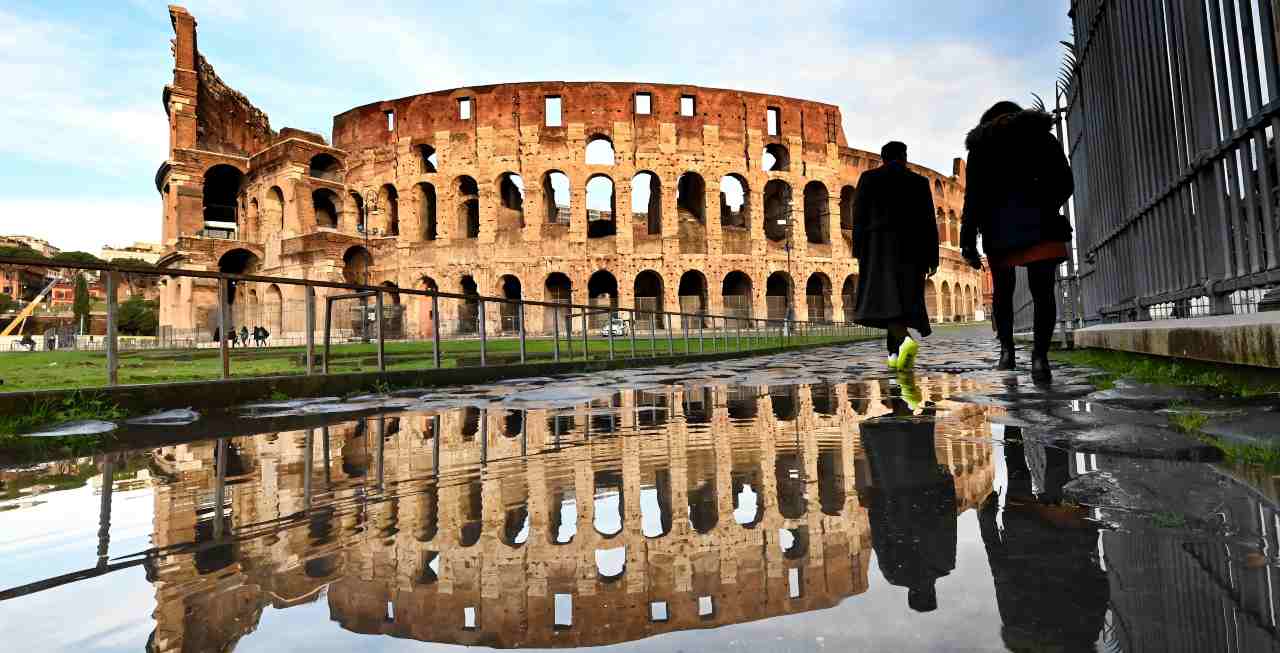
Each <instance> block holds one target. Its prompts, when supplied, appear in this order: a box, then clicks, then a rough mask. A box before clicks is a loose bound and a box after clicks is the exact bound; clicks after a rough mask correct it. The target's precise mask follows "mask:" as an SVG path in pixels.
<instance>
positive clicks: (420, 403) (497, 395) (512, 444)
mask: <svg viewBox="0 0 1280 653" xmlns="http://www.w3.org/2000/svg"><path fill="white" fill-rule="evenodd" d="M994 362H995V361H994V351H993V349H992V345H991V339H990V333H989V332H987V331H982V330H978V329H974V330H968V331H943V332H940V333H938V334H935V336H934V337H932V338H929V339H928V340H927V341H925V344H924V347H923V348H922V352H921V358H920V363H919V365H918V367H917V370H916V372H915V374H914V375H899V374H894V373H891V372H889V371H888V370H886V369H885V368H884V364H883V351H882V345H881V344H880V343H860V344H856V345H850V346H843V347H832V348H826V349H818V350H812V351H807V352H799V353H790V354H783V355H777V356H772V357H766V358H752V359H741V360H735V361H728V362H718V363H705V364H704V363H694V364H688V365H681V366H675V367H667V368H660V369H633V370H621V371H615V372H608V373H599V374H591V375H577V376H568V377H561V378H556V379H522V380H514V381H511V382H509V383H506V384H503V385H490V386H483V387H479V386H477V387H462V388H452V389H430V390H411V389H406V390H397V391H395V392H393V393H390V394H387V395H369V396H364V397H354V398H347V399H338V398H319V399H311V400H293V401H282V402H272V403H264V404H256V405H250V406H245V407H243V408H242V409H241V410H240V411H238V412H239V419H238V420H236V421H234V425H235V426H234V429H233V430H231V429H232V427H225V428H226V429H227V430H224V431H223V432H219V433H218V434H217V435H218V436H219V437H216V438H208V439H206V437H205V436H204V435H200V436H193V438H190V441H185V442H182V443H180V444H171V445H166V446H161V447H153V448H147V449H142V450H136V451H129V452H123V453H116V454H111V455H109V456H103V457H99V458H97V459H78V460H67V461H58V462H56V463H51V464H48V465H41V466H37V467H34V468H30V469H24V470H4V471H0V480H3V482H4V486H3V491H4V494H3V497H4V498H3V500H0V552H3V553H4V555H3V556H0V629H2V630H3V632H5V633H6V639H7V640H8V641H10V642H18V643H21V644H23V645H24V646H25V647H26V648H32V647H34V648H36V649H39V650H51V651H63V650H73V649H74V650H83V649H92V650H139V649H144V650H151V651H208V650H228V649H230V648H231V647H235V648H236V650H241V651H244V650H272V651H277V650H297V651H322V650H352V649H355V650H388V651H390V650H415V651H421V650H437V648H439V649H440V650H443V649H444V648H445V647H448V646H451V645H474V646H487V647H497V648H573V647H579V646H605V647H610V648H616V649H618V650H624V649H625V650H652V651H669V650H685V651H738V650H741V651H810V650H826V649H834V650H895V651H897V650H956V651H961V650H963V651H969V650H1006V649H1007V650H1017V651H1023V650H1058V651H1073V650H1108V651H1114V650H1124V651H1215V650H1226V651H1280V632H1278V631H1277V622H1276V619H1277V612H1280V597H1277V596H1276V589H1273V588H1280V577H1277V565H1278V564H1280V561H1278V560H1277V558H1276V555H1277V548H1278V547H1280V539H1277V524H1280V514H1278V513H1277V483H1276V479H1275V478H1274V477H1273V476H1272V475H1270V474H1268V473H1266V472H1264V471H1263V470H1260V469H1255V468H1249V467H1239V466H1230V465H1226V464H1223V463H1221V462H1217V460H1218V458H1219V453H1218V451H1217V450H1216V449H1214V448H1212V447H1209V446H1207V445H1205V444H1203V443H1201V442H1200V441H1198V440H1197V439H1195V438H1193V437H1191V436H1188V435H1186V434H1185V433H1183V432H1182V431H1180V430H1178V429H1177V428H1175V427H1173V426H1172V425H1171V423H1170V419H1169V416H1170V411H1177V410H1182V409H1184V408H1185V407H1186V406H1187V405H1197V406H1203V407H1205V408H1206V410H1209V411H1210V412H1213V411H1218V412H1217V414H1221V415H1225V416H1229V417H1230V418H1231V419H1228V420H1223V421H1222V423H1225V424H1228V425H1230V424H1231V423H1233V422H1232V421H1231V420H1236V422H1239V421H1240V420H1243V419H1245V418H1248V419H1253V420H1257V419H1259V416H1264V415H1265V414H1266V410H1267V409H1268V407H1267V406H1266V405H1265V402H1259V401H1255V402H1252V403H1250V404H1248V405H1243V404H1240V403H1235V404H1231V403H1229V402H1228V403H1223V402H1218V401H1217V400H1214V399H1211V398H1209V397H1208V396H1206V395H1204V394H1203V393H1200V394H1197V393H1196V392H1195V391H1187V390H1171V389H1161V388H1147V387H1141V386H1133V385H1125V384H1120V385H1117V387H1116V388H1114V389H1111V390H1106V391H1096V390H1095V389H1094V387H1093V386H1092V385H1091V384H1090V383H1089V382H1088V377H1089V376H1090V374H1091V372H1090V371H1089V370H1084V369H1070V368H1058V369H1057V370H1056V376H1055V382H1054V383H1053V384H1052V385H1051V386H1048V387H1039V386H1036V385H1034V384H1032V383H1031V382H1030V378H1029V375H1028V374H1027V371H1026V369H1025V365H1024V369H1023V370H1021V371H1020V372H1018V373H1004V372H996V371H994V370H992V369H991V368H992V366H993V365H994ZM296 416H320V418H321V422H319V423H318V425H316V426H315V427H313V428H305V429H301V430H289V431H286V430H279V429H275V430H272V429H273V428H274V425H277V424H279V423H280V421H281V420H284V419H289V418H292V417H296ZM176 419H177V416H174V415H168V416H162V417H158V418H157V419H156V420H152V421H153V422H158V423H152V424H142V425H140V426H138V428H152V429H169V430H170V431H172V432H174V433H176V434H179V435H180V434H181V433H183V432H190V433H208V431H209V430H210V429H213V430H217V429H218V428H219V426H218V425H217V424H214V425H209V424H203V423H202V422H199V421H197V422H195V423H193V424H190V425H176V422H175V421H174V420H176ZM1251 428H1252V427H1251ZM201 429H203V430H201ZM103 471H106V472H109V473H108V474H107V476H108V477H109V478H112V479H113V481H112V482H109V483H105V484H104V483H103V482H102V481H101V479H102V476H101V475H100V474H102V472H103ZM82 482H84V483H85V484H84V485H82V486H81V485H78V484H79V483H82ZM415 640H416V641H415Z"/></svg>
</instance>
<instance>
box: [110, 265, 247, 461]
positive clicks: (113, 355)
mask: <svg viewBox="0 0 1280 653" xmlns="http://www.w3.org/2000/svg"><path fill="white" fill-rule="evenodd" d="M106 275H107V342H106V347H107V385H116V384H117V383H119V382H120V374H119V370H120V360H119V357H120V350H119V343H118V341H117V339H116V336H117V332H118V330H119V329H118V325H117V322H118V321H119V319H120V317H119V310H118V308H117V303H118V299H117V298H116V273H115V272H107V273H106ZM224 333H225V331H224ZM107 482H110V479H108V478H104V479H103V483H107Z"/></svg>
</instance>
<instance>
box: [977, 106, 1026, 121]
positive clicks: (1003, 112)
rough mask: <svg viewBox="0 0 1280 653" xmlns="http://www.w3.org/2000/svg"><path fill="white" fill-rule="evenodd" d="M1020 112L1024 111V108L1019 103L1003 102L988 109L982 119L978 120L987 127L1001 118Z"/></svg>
mask: <svg viewBox="0 0 1280 653" xmlns="http://www.w3.org/2000/svg"><path fill="white" fill-rule="evenodd" d="M1019 111H1022V106H1020V105H1019V104H1018V103H1017V102H1014V101H1013V100H1001V101H999V102H996V103H995V104H993V105H991V108H990V109H987V110H986V112H985V113H983V114H982V118H981V119H980V120H978V124H979V125H985V124H987V123H989V122H991V121H992V120H995V119H996V118H999V117H1000V116H1007V115H1009V114H1011V113H1018V112H1019Z"/></svg>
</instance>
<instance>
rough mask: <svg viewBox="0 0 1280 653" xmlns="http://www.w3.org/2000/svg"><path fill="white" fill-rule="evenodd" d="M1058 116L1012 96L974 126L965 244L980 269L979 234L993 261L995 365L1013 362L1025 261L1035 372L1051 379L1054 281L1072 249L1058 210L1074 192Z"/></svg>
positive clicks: (967, 255)
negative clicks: (1016, 299) (1055, 130)
mask: <svg viewBox="0 0 1280 653" xmlns="http://www.w3.org/2000/svg"><path fill="white" fill-rule="evenodd" d="M1052 127H1053V117H1052V116H1050V115H1049V114H1047V113H1045V112H1043V111H1039V110H1035V109H1031V110H1024V109H1023V108H1022V107H1020V106H1018V105H1017V104H1015V103H1013V102H1008V101H1005V102H998V103H996V104H995V105H994V106H992V107H991V108H990V109H988V110H987V112H986V113H984V114H982V119H981V121H980V122H979V124H978V126H977V127H975V128H974V129H973V131H971V132H969V136H968V138H967V139H966V140H965V147H967V148H968V150H969V163H968V173H967V178H966V182H965V184H966V185H965V193H964V217H963V218H962V222H961V226H960V248H961V252H962V253H963V255H964V257H965V260H967V261H968V262H969V265H971V266H973V267H974V268H977V269H981V267H982V259H981V257H980V256H979V255H978V235H979V234H981V235H982V249H983V250H984V251H985V252H986V255H987V262H988V263H990V265H991V281H992V291H993V295H994V296H993V300H992V303H993V306H992V320H993V322H994V323H995V324H994V326H995V329H996V335H997V338H998V339H999V341H1000V361H999V364H998V365H997V369H1001V370H1012V369H1014V368H1015V367H1016V361H1015V357H1014V347H1013V291H1014V286H1015V284H1016V283H1017V276H1016V267H1017V266H1020V265H1021V266H1025V267H1026V268H1027V284H1028V286H1029V289H1030V290H1031V297H1032V299H1033V300H1034V301H1035V318H1034V330H1035V344H1034V346H1033V348H1032V352H1031V376H1032V378H1034V379H1035V380H1036V381H1041V382H1048V381H1049V380H1050V379H1051V376H1052V375H1051V373H1050V370H1049V343H1050V341H1051V340H1052V338H1053V328H1054V324H1055V323H1056V322H1057V302H1056V301H1055V298H1054V281H1055V277H1056V270H1057V266H1058V265H1059V264H1060V263H1062V262H1063V261H1066V260H1067V258H1068V256H1069V254H1070V253H1069V251H1068V249H1067V246H1068V243H1069V242H1070V241H1071V225H1070V223H1068V222H1067V219H1066V217H1065V216H1063V215H1062V214H1061V213H1059V210H1060V209H1061V208H1062V205H1063V204H1065V203H1066V201H1067V198H1069V197H1071V192H1072V190H1073V182H1072V179H1071V166H1070V165H1069V164H1068V163H1067V158H1066V155H1064V154H1063V152H1062V144H1061V143H1059V142H1058V139H1057V138H1056V137H1054V135H1053V134H1052V133H1050V131H1049V130H1050V129H1052Z"/></svg>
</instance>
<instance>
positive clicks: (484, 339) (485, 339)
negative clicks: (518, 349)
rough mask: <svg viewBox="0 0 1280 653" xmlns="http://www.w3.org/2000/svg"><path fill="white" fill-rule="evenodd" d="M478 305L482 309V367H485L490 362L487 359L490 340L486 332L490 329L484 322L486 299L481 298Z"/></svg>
mask: <svg viewBox="0 0 1280 653" xmlns="http://www.w3.org/2000/svg"><path fill="white" fill-rule="evenodd" d="M477 306H478V308H479V311H480V319H479V325H480V367H484V366H485V365H486V364H487V363H488V361H487V360H486V359H487V356H486V354H487V353H488V352H487V351H486V349H487V348H488V347H487V346H488V344H489V342H488V336H487V335H486V334H485V332H486V331H488V329H486V328H485V324H484V313H485V311H484V299H480V300H479V301H478V302H477Z"/></svg>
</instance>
